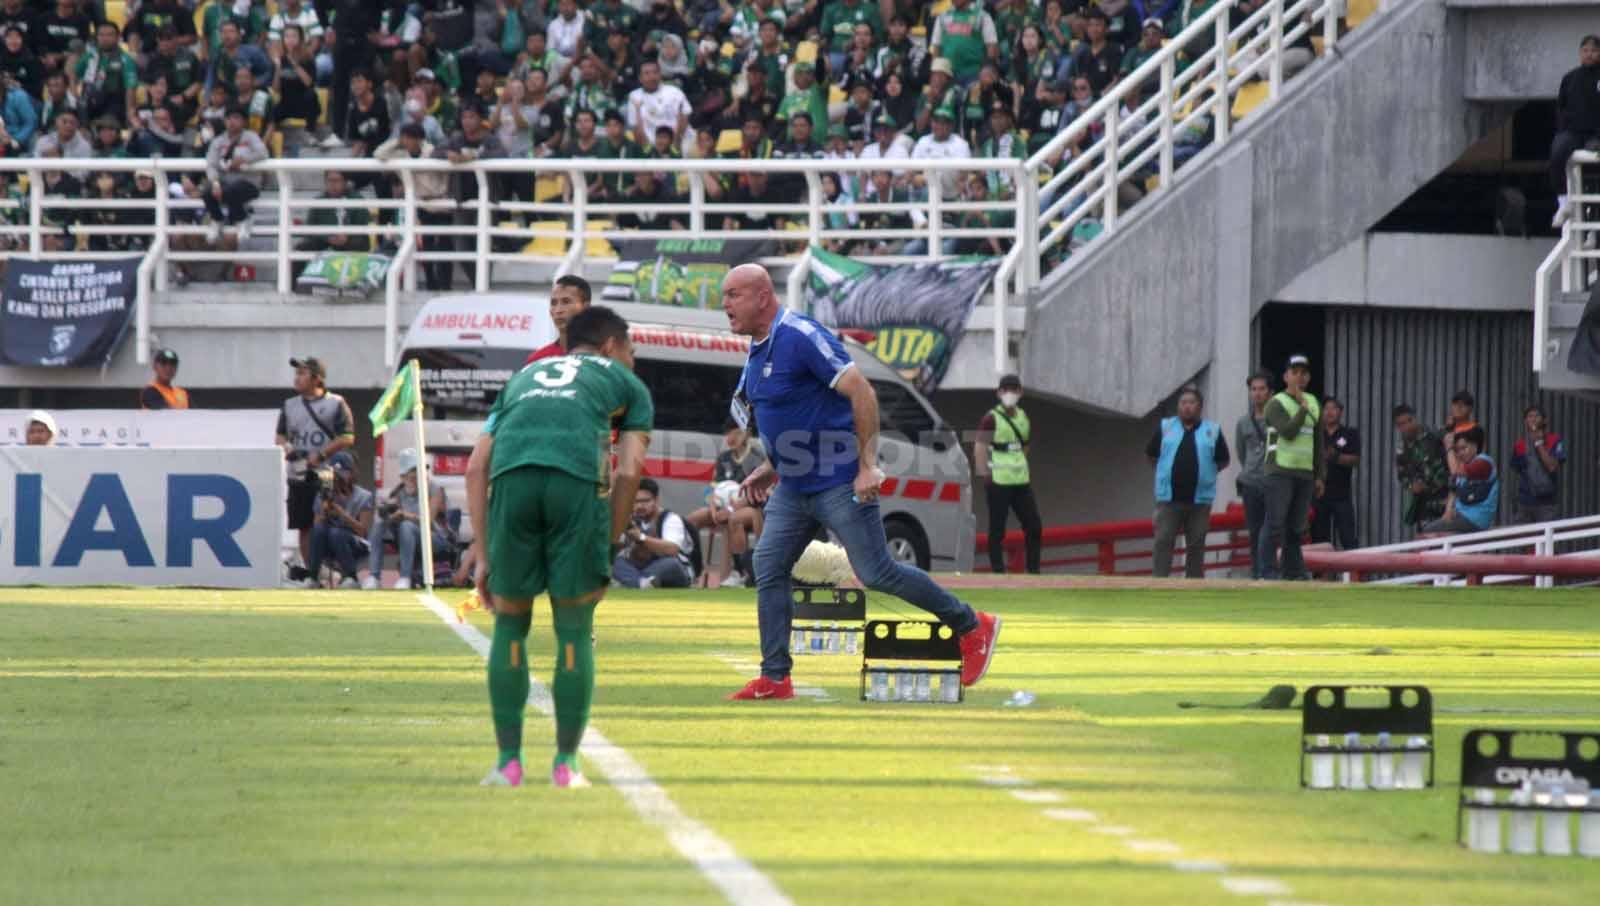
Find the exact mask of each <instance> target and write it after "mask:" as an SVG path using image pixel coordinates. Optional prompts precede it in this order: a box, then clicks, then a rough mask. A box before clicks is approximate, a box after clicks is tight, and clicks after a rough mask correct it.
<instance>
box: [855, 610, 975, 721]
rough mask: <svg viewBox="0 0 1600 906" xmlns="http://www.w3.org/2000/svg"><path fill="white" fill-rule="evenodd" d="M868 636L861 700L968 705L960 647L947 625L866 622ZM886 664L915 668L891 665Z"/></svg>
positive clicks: (862, 668) (864, 656)
mask: <svg viewBox="0 0 1600 906" xmlns="http://www.w3.org/2000/svg"><path fill="white" fill-rule="evenodd" d="M865 635H866V638H865V644H863V646H862V658H861V700H862V701H884V702H887V701H902V702H939V703H944V704H957V703H959V702H962V701H964V700H966V690H964V689H963V688H962V686H961V644H960V642H959V641H958V640H957V639H956V634H955V631H954V630H953V629H951V628H950V627H949V626H946V625H944V624H943V623H936V622H927V621H922V620H868V621H867V624H866V633H865ZM884 661H895V662H908V661H909V662H912V663H910V664H904V663H897V664H895V665H894V666H890V665H887V664H885V663H883V662H884ZM891 680H893V688H892V689H891V688H890V681H891Z"/></svg>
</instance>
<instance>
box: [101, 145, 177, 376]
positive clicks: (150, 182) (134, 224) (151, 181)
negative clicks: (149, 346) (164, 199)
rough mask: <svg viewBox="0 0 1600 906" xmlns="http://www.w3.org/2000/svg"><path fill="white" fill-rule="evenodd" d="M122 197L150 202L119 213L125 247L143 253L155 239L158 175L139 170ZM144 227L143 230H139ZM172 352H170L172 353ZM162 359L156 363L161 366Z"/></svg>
mask: <svg viewBox="0 0 1600 906" xmlns="http://www.w3.org/2000/svg"><path fill="white" fill-rule="evenodd" d="M122 197H124V198H129V199H136V200H139V201H148V202H150V203H149V204H148V205H143V206H140V207H137V208H123V209H121V210H120V211H118V212H117V220H116V222H117V225H118V226H120V227H122V228H123V235H122V241H123V247H124V248H126V249H129V250H130V251H142V250H144V249H147V248H149V247H150V242H151V240H152V239H153V238H154V235H153V234H154V232H155V229H154V228H155V224H156V210H155V200H156V174H155V172H154V171H152V170H139V171H137V172H135V173H134V174H133V185H132V186H131V187H129V188H127V189H126V190H124V192H123V195H122ZM140 227H143V229H139V228H140ZM170 351H171V350H168V352H170ZM160 361H161V359H160V357H159V356H157V358H156V362H157V363H158V364H159V363H160ZM176 363H177V360H176V358H174V360H173V364H174V373H176Z"/></svg>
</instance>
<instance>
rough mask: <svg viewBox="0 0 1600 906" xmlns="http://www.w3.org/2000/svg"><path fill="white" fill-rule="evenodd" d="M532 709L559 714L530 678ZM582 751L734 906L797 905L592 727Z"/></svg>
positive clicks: (459, 627)
mask: <svg viewBox="0 0 1600 906" xmlns="http://www.w3.org/2000/svg"><path fill="white" fill-rule="evenodd" d="M417 598H418V599H419V600H421V601H422V604H423V606H424V607H426V608H428V609H429V610H431V611H433V613H434V615H435V616H437V617H438V618H439V619H440V620H443V621H444V624H445V625H446V626H449V627H450V629H451V630H452V631H454V632H455V634H456V635H458V636H460V637H461V640H462V641H463V642H466V643H467V645H468V646H469V647H471V648H472V650H473V651H476V652H477V653H478V655H479V656H480V657H483V658H487V657H488V656H489V638H488V637H487V636H485V635H484V634H483V633H482V632H479V631H478V627H476V626H474V625H472V624H471V623H458V622H456V614H455V610H454V609H453V608H451V607H450V606H449V605H447V604H445V603H444V602H443V601H441V600H439V598H438V597H437V596H436V595H434V594H432V593H431V592H424V593H422V594H419V595H417ZM528 704H530V705H532V706H533V707H534V708H535V709H536V710H538V712H539V713H540V714H543V715H545V716H547V717H548V716H551V715H553V714H555V703H554V702H553V701H552V700H551V698H550V691H549V690H548V689H546V688H545V687H544V684H543V683H541V682H539V681H538V680H537V679H535V678H534V677H532V676H530V677H528ZM581 751H582V752H583V756H584V758H586V759H587V760H588V761H589V763H590V764H593V765H595V766H596V767H598V768H599V769H600V773H602V774H604V775H605V776H606V779H607V780H609V781H610V782H611V786H612V787H613V788H615V789H616V791H617V792H618V793H621V794H622V798H623V800H624V801H625V802H627V803H628V805H629V806H630V807H631V808H632V809H633V810H634V812H636V813H637V814H638V815H639V817H640V818H643V819H644V820H645V821H646V822H647V823H649V824H654V825H656V826H657V827H659V828H661V829H662V831H664V832H665V833H666V835H667V841H668V842H669V843H671V844H672V848H673V849H676V850H677V851H678V852H679V853H681V854H682V855H683V857H684V858H685V859H688V860H689V862H690V863H691V864H693V865H694V867H695V868H696V869H698V870H699V872H700V874H702V875H704V876H705V879H706V880H707V881H710V882H711V884H712V886H714V887H716V888H717V889H718V890H719V891H721V892H722V896H723V898H724V899H726V900H727V901H728V902H729V903H732V904H734V906H793V901H791V900H790V899H789V898H788V897H787V896H785V895H784V893H783V891H781V890H779V889H778V886H777V885H776V884H774V883H772V879H770V878H768V877H767V876H766V875H764V874H762V873H761V872H760V870H758V869H757V868H756V867H755V866H754V865H751V864H750V863H749V862H746V861H745V860H744V858H743V857H741V856H740V855H739V854H738V852H736V851H735V850H734V848H733V846H732V845H730V844H729V843H728V842H727V841H726V840H724V839H722V838H721V837H719V836H717V835H716V833H715V832H714V831H712V830H711V828H709V827H706V826H705V825H704V824H701V823H700V822H698V821H696V820H694V819H693V818H690V817H689V816H688V815H685V814H684V813H683V810H682V809H680V808H678V804H677V803H675V802H673V801H672V799H671V798H669V797H668V796H667V791H666V790H664V789H662V788H661V787H660V785H658V784H657V783H656V782H655V781H654V780H652V779H651V778H650V775H649V774H648V773H646V772H645V769H644V767H643V766H642V765H640V764H639V762H637V761H634V760H633V756H632V755H629V754H628V753H627V752H626V751H624V750H623V749H622V748H621V747H619V746H617V745H615V744H613V743H612V742H611V740H609V739H606V738H605V736H604V735H602V734H601V733H600V731H599V730H596V729H595V728H594V727H593V726H591V727H589V728H588V730H587V731H585V733H584V734H583V745H582V749H581ZM535 776H537V775H535Z"/></svg>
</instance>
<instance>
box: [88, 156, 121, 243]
mask: <svg viewBox="0 0 1600 906" xmlns="http://www.w3.org/2000/svg"><path fill="white" fill-rule="evenodd" d="M84 198H85V199H88V200H95V201H100V200H107V201H116V200H118V199H119V198H121V193H119V192H118V191H117V177H116V174H114V173H107V172H104V171H101V172H97V173H95V174H94V176H93V178H92V179H90V180H89V185H88V187H87V192H86V194H85V195H84ZM118 213H119V212H118V210H117V209H116V208H115V207H105V208H80V209H79V210H78V211H77V225H76V227H77V228H78V229H81V228H84V227H88V228H95V227H98V228H101V229H105V230H106V231H105V232H89V231H88V230H83V231H82V232H78V233H77V235H78V237H79V239H80V241H81V240H82V239H83V238H85V237H87V239H88V248H89V251H91V252H109V251H112V250H117V251H121V250H122V249H123V247H124V246H123V243H122V242H121V241H120V237H118V236H117V235H115V230H114V228H115V227H116V226H117V214H118ZM108 228H110V229H108Z"/></svg>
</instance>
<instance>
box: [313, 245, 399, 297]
mask: <svg viewBox="0 0 1600 906" xmlns="http://www.w3.org/2000/svg"><path fill="white" fill-rule="evenodd" d="M388 273H389V259H388V258H387V257H385V256H383V255H371V254H368V253H366V252H319V253H317V257H315V258H312V259H311V260H310V261H308V262H306V269H305V270H303V271H301V272H300V278H299V279H298V280H297V281H296V285H297V286H300V287H303V288H306V289H309V290H311V292H313V293H315V294H317V295H326V296H349V297H354V298H365V297H366V296H367V295H369V294H370V293H372V292H373V291H375V290H380V289H383V278H384V277H385V276H387V275H388Z"/></svg>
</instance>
